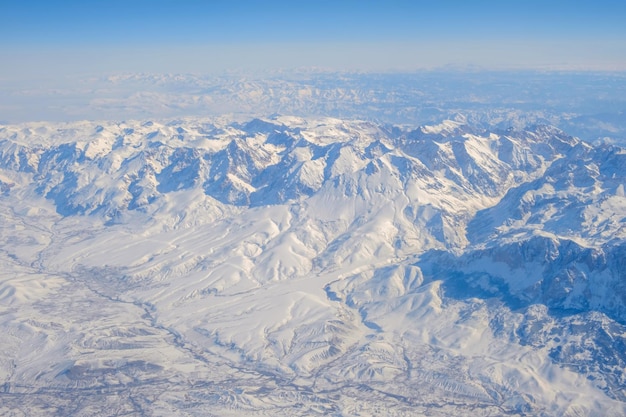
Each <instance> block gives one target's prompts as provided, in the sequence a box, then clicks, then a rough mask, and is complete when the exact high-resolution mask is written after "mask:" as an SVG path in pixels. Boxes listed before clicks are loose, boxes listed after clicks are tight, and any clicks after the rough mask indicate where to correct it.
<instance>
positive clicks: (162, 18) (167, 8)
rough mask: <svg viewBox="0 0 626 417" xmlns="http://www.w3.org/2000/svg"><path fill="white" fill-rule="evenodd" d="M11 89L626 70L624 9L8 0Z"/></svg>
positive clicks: (3, 31)
mask: <svg viewBox="0 0 626 417" xmlns="http://www.w3.org/2000/svg"><path fill="white" fill-rule="evenodd" d="M2 12H3V15H4V16H5V22H4V24H3V25H2V27H1V28H0V52H1V53H2V55H3V56H4V57H5V59H6V60H5V62H7V63H9V65H4V66H3V67H2V69H0V79H4V80H5V81H12V80H24V79H35V78H52V79H54V78H58V77H62V76H68V75H73V74H85V73H89V74H101V73H111V72H146V71H150V72H157V73H166V72H167V73H171V72H174V73H207V74H217V73H221V72H224V71H231V70H243V71H258V70H268V69H269V70H272V69H279V68H281V69H292V68H300V67H322V68H327V69H330V70H337V71H342V70H348V71H354V70H362V71H413V70H420V69H435V68H441V67H448V66H454V67H461V68H464V67H471V68H481V69H488V70H489V69H541V70H545V69H548V70H549V69H555V70H601V71H622V70H626V28H625V27H624V25H623V17H624V16H626V5H625V4H624V3H623V2H616V1H598V2H594V3H593V4H581V3H580V2H564V1H557V2H550V3H543V2H537V1H530V2H524V3H523V4H522V3H515V4H511V3H503V2H490V1H483V2H471V4H470V3H468V2H459V1H442V2H437V3H436V4H431V3H427V2H408V1H393V2H386V3H385V4H382V3H379V2H373V1H365V2H363V1H361V2H357V1H343V2H324V1H322V2H314V3H313V2H311V3H304V4H302V3H298V4H293V3H292V2H285V1H266V2H258V1H236V2H225V1H216V2H198V1H190V0H186V1H177V2H174V1H169V0H157V1H145V0H136V1H131V2H121V1H117V0H112V1H102V2H97V3H96V2H89V3H85V2H78V1H62V2H54V3H46V2H41V1H26V2H14V1H13V2H8V3H7V2H5V4H4V5H3V6H2Z"/></svg>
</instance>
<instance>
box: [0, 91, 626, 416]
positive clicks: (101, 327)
mask: <svg viewBox="0 0 626 417" xmlns="http://www.w3.org/2000/svg"><path fill="white" fill-rule="evenodd" d="M302 94H303V95H306V94H307V92H306V91H303V92H302ZM625 184H626V150H624V149H622V148H620V147H617V146H615V145H597V146H592V145H590V144H588V143H586V142H583V141H581V140H579V139H577V138H574V137H571V136H568V135H567V134H566V133H564V132H562V131H560V130H559V129H556V128H554V127H551V126H547V125H538V126H534V127H532V128H528V129H508V130H499V129H496V128H494V129H486V128H484V127H480V126H479V125H477V124H472V123H469V122H468V121H467V120H466V119H464V118H462V117H459V118H457V119H456V120H446V121H444V122H442V123H441V124H438V125H431V126H422V127H420V128H417V129H414V130H411V129H405V128H399V127H395V126H391V125H384V124H376V123H373V122H366V121H359V120H341V119H336V118H302V117H288V116H273V117H270V118H262V119H253V120H248V121H246V122H228V121H224V120H223V119H199V118H182V119H177V120H172V121H168V122H157V121H127V122H120V123H113V122H73V123H65V124H51V123H26V124H21V125H0V215H1V216H2V221H1V222H0V235H1V236H2V240H1V244H0V265H1V267H0V271H1V272H0V329H2V334H3V337H1V338H0V415H10V416H21V415H24V416H38V415H41V416H51V415H58V416H66V415H111V416H114V415H146V416H148V415H150V416H170V415H176V416H179V415H180V416H207V415H219V416H241V415H250V416H257V415H258V416H261V415H272V416H278V415H284V416H294V415H302V416H305V415H306V416H311V415H332V416H378V415H390V416H422V415H428V416H454V415H459V416H461V415H463V416H465V415H468V413H469V414H471V415H473V416H493V415H514V416H515V415H517V416H523V415H533V416H570V417H574V416H616V417H617V416H623V415H626V372H625V371H624V369H626V197H625V195H624V185H625Z"/></svg>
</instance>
